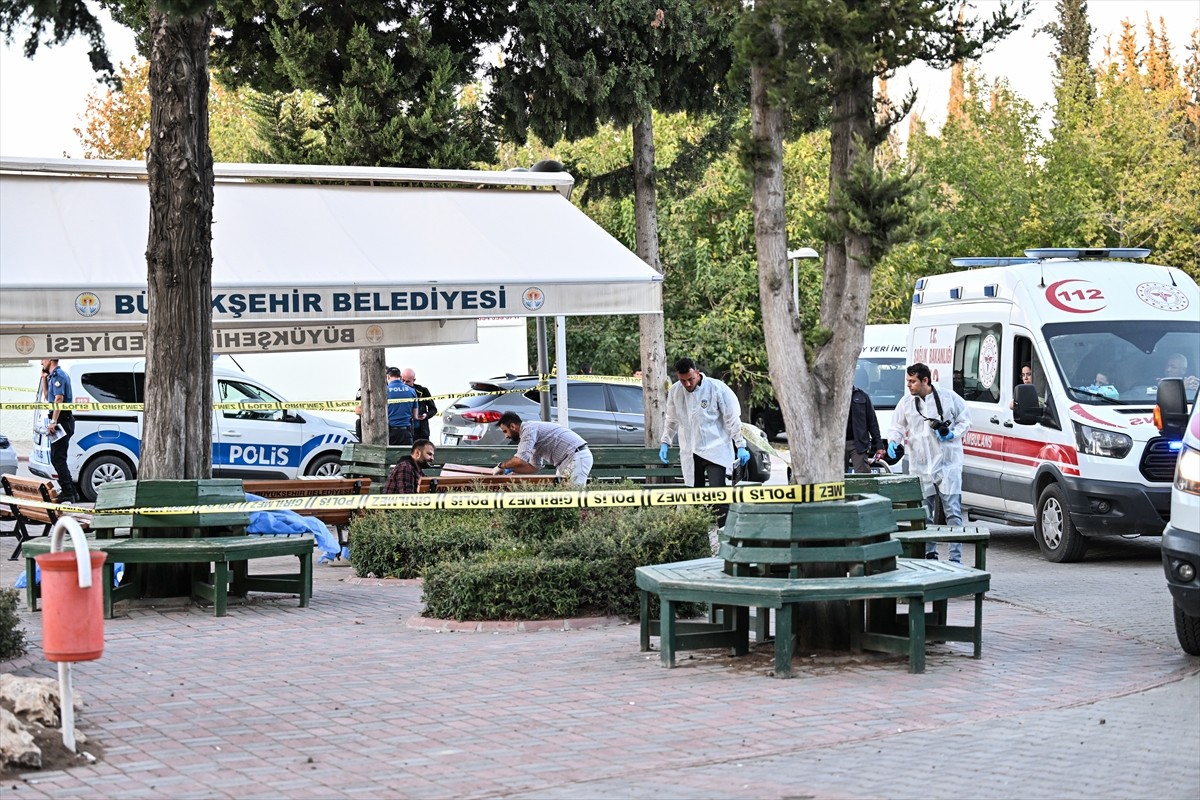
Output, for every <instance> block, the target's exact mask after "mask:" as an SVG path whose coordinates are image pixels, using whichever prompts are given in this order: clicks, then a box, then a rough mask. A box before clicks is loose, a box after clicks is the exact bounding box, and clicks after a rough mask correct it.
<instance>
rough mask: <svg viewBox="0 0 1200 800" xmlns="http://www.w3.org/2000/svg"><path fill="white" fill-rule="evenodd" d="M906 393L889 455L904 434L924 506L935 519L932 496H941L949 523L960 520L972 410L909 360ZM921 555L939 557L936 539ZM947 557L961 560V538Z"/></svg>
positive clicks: (891, 434)
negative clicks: (965, 436) (965, 440)
mask: <svg viewBox="0 0 1200 800" xmlns="http://www.w3.org/2000/svg"><path fill="white" fill-rule="evenodd" d="M905 372H906V373H907V376H906V378H905V381H906V383H907V385H908V394H906V395H905V396H904V397H903V398H901V399H900V402H899V404H897V405H896V410H895V412H893V414H892V427H891V429H890V430H889V431H888V435H887V438H888V457H889V458H895V457H896V445H898V444H902V443H904V441H905V437H907V438H908V443H907V444H906V445H905V448H906V449H905V453H906V454H907V455H908V458H909V466H910V468H911V470H912V472H913V473H914V474H916V475H917V476H918V477H920V479H921V493H922V494H923V495H924V497H925V509H926V510H927V511H928V512H929V518H930V520H932V519H933V514H934V508H935V507H936V506H935V500H936V499H937V498H940V499H941V501H942V511H943V512H944V513H945V515H946V524H947V525H962V524H963V517H962V470H963V444H962V437H963V434H964V433H966V432H967V429H968V428H970V427H971V414H970V412H969V411H968V410H967V404H966V403H965V402H964V401H963V399H962V398H961V397H959V396H958V395H957V394H955V393H954V392H951V391H946V390H944V389H943V390H942V391H940V392H939V391H938V390H937V389H936V388H935V387H934V386H933V383H932V381H931V377H932V376H931V374H930V372H929V367H927V366H925V365H924V364H913V365H912V366H911V367H909V368H908V369H906V370H905ZM925 557H926V558H937V557H938V555H937V543H936V542H927V543H926V545H925ZM950 560H951V561H952V562H953V563H955V564H961V563H962V543H961V542H951V543H950Z"/></svg>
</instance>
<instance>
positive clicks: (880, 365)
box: [854, 356, 905, 410]
mask: <svg viewBox="0 0 1200 800" xmlns="http://www.w3.org/2000/svg"><path fill="white" fill-rule="evenodd" d="M904 367H905V363H904V359H903V358H882V357H880V356H874V357H870V358H859V359H858V364H857V365H856V366H855V369H854V385H855V386H857V387H858V388H860V389H862V390H863V391H864V392H866V393H867V394H868V395H870V397H871V405H873V406H875V408H877V409H885V410H886V409H892V408H895V407H896V404H897V403H899V402H900V398H901V397H903V396H904V394H905V389H904Z"/></svg>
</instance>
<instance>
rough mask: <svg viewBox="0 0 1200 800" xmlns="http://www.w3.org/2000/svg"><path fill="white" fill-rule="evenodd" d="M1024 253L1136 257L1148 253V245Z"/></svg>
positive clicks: (1034, 254) (1073, 248)
mask: <svg viewBox="0 0 1200 800" xmlns="http://www.w3.org/2000/svg"><path fill="white" fill-rule="evenodd" d="M1025 255H1027V256H1029V257H1030V258H1034V259H1045V258H1069V259H1075V260H1078V259H1082V258H1136V259H1142V258H1145V257H1146V256H1148V255H1150V248H1148V247H1043V248H1038V249H1033V250H1026V251H1025Z"/></svg>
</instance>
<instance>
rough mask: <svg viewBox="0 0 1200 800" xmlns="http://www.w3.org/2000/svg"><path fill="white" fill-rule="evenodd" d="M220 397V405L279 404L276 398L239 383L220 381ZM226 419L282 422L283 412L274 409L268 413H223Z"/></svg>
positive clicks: (280, 409)
mask: <svg viewBox="0 0 1200 800" xmlns="http://www.w3.org/2000/svg"><path fill="white" fill-rule="evenodd" d="M220 397H221V402H222V403H280V402H282V401H281V400H280V399H279V398H278V397H275V396H274V395H272V394H271V393H270V392H267V391H264V390H263V389H260V388H259V387H257V386H254V385H252V384H249V383H242V382H241V381H234V380H222V381H221V382H220ZM222 413H223V414H224V415H225V417H226V418H227V419H263V420H275V421H279V420H282V419H283V417H284V410H283V409H282V408H276V409H272V410H269V411H223V412H222Z"/></svg>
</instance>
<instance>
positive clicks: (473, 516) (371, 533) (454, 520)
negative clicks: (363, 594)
mask: <svg viewBox="0 0 1200 800" xmlns="http://www.w3.org/2000/svg"><path fill="white" fill-rule="evenodd" d="M489 513H490V512H486V513H485V512H479V511H424V510H419V511H417V510H414V511H408V510H406V511H378V512H374V513H371V514H366V515H362V516H359V517H357V518H356V519H355V520H354V522H353V523H352V524H351V526H350V564H351V565H352V566H353V567H354V571H355V572H356V573H357V574H359V575H370V574H373V575H375V576H376V577H377V578H385V577H386V578H416V577H419V576H420V574H421V571H422V570H423V569H425V568H426V567H428V566H429V565H431V564H435V563H437V562H439V561H446V560H453V559H459V558H463V557H464V556H467V555H470V554H471V553H481V552H484V551H486V550H488V549H490V548H491V547H492V546H493V545H494V544H495V543H496V540H497V538H498V536H499V535H500V531H499V526H498V525H497V524H496V522H495V520H493V519H491V518H490V517H489V516H488V514H489Z"/></svg>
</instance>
